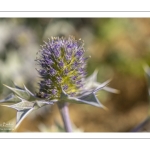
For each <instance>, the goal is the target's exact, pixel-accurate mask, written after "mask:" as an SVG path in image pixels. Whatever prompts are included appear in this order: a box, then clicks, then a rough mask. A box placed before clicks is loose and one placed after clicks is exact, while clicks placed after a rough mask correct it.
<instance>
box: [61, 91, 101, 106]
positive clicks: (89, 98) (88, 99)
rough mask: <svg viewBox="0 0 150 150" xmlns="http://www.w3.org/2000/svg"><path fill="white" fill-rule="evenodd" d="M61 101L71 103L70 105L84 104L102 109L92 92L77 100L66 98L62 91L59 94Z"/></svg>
mask: <svg viewBox="0 0 150 150" xmlns="http://www.w3.org/2000/svg"><path fill="white" fill-rule="evenodd" d="M61 101H64V102H72V103H85V104H89V105H93V106H97V107H104V106H103V105H102V104H101V103H100V102H99V100H98V99H97V98H96V96H95V93H94V92H92V93H90V94H87V95H84V96H81V97H79V98H76V97H70V96H68V95H67V94H66V93H65V92H64V91H63V90H62V93H61Z"/></svg>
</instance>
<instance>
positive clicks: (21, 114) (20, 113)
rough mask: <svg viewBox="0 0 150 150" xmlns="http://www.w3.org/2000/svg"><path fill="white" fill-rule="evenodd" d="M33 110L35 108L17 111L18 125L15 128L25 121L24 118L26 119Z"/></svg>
mask: <svg viewBox="0 0 150 150" xmlns="http://www.w3.org/2000/svg"><path fill="white" fill-rule="evenodd" d="M31 111H33V108H30V109H24V110H19V111H17V119H16V126H15V129H16V128H18V126H19V125H20V123H21V122H22V121H23V119H24V118H25V117H26V116H27V115H28V114H29V113H30V112H31Z"/></svg>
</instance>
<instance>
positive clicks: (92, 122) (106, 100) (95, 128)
mask: <svg viewBox="0 0 150 150" xmlns="http://www.w3.org/2000/svg"><path fill="white" fill-rule="evenodd" d="M58 35H59V36H61V35H66V36H68V35H74V36H75V37H76V38H77V39H79V38H81V39H83V40H84V42H85V49H86V53H87V54H88V55H90V56H91V58H90V59H89V61H88V65H87V72H88V75H91V74H92V72H93V71H94V70H95V69H98V70H99V72H98V81H99V82H104V81H106V80H108V79H110V78H112V81H111V83H110V84H109V86H110V87H113V88H115V89H118V90H120V93H119V94H111V93H108V92H105V91H100V92H99V94H98V98H99V100H100V101H101V103H102V104H103V105H104V106H106V107H107V110H104V109H101V108H97V107H94V106H89V105H79V104H70V105H69V111H70V118H71V120H72V123H73V128H74V132H129V131H131V130H132V129H133V128H134V127H135V126H137V125H138V124H139V123H141V122H142V121H143V120H144V119H145V118H147V116H148V110H149V100H148V85H147V80H146V77H145V72H144V69H143V67H144V66H145V65H146V64H147V65H150V19H148V18H137V19H135V18H130V19H129V18H56V19H55V18H28V19H27V18H22V19H20V18H11V19H9V18H7V19H3V18H1V19H0V99H3V98H5V97H6V96H7V95H8V94H9V93H11V91H10V90H8V89H7V88H6V87H4V86H3V84H6V85H9V86H12V81H13V82H15V83H16V84H17V85H19V86H23V84H25V85H26V86H27V87H28V88H29V89H30V90H31V91H32V92H35V91H37V90H38V85H37V81H38V80H39V79H38V74H37V72H36V69H35V68H36V67H37V66H36V63H35V61H34V60H35V58H36V53H37V52H38V51H39V49H40V45H42V44H43V41H47V39H48V38H49V37H51V36H58ZM15 117H16V111H15V110H13V109H11V108H7V107H3V106H0V126H2V125H3V124H7V123H8V124H12V126H13V125H15V121H16V118H15ZM0 131H1V132H10V130H7V129H6V130H0ZM63 131H64V129H63V123H62V120H61V117H60V114H59V110H58V108H57V106H56V105H54V106H52V107H50V106H46V107H42V108H40V109H38V110H36V111H34V112H32V113H31V114H29V116H28V117H27V118H26V119H25V120H24V121H23V122H22V123H21V125H20V127H19V128H18V129H17V130H15V132H63Z"/></svg>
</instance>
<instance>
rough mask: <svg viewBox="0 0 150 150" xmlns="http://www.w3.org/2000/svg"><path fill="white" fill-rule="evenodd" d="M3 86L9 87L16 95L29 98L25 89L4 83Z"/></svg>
mask: <svg viewBox="0 0 150 150" xmlns="http://www.w3.org/2000/svg"><path fill="white" fill-rule="evenodd" d="M4 86H6V87H7V88H9V89H10V90H12V91H13V92H14V93H16V94H17V95H19V96H20V97H23V98H25V99H29V98H30V94H29V93H27V92H26V91H25V90H22V89H20V88H12V87H10V86H7V85H5V84H4Z"/></svg>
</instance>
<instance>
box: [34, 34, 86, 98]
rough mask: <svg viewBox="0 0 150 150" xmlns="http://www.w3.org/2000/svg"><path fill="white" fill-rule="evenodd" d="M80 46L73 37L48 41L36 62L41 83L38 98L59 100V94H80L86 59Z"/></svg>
mask: <svg viewBox="0 0 150 150" xmlns="http://www.w3.org/2000/svg"><path fill="white" fill-rule="evenodd" d="M84 52H85V50H84V43H83V41H81V40H75V38H74V37H72V36H70V37H69V38H63V37H62V38H59V37H54V38H51V39H49V41H48V42H47V43H46V42H45V45H43V46H42V49H41V50H40V56H39V58H37V59H36V61H37V62H38V64H39V65H40V67H41V68H40V70H38V72H39V74H40V76H41V81H40V83H39V86H40V88H39V93H37V96H38V97H41V98H46V99H48V100H53V99H58V100H59V99H60V96H61V93H62V90H64V91H65V92H66V94H68V95H69V96H76V95H78V93H80V92H81V90H82V88H83V85H84V82H85V75H86V71H85V67H86V57H85V56H84Z"/></svg>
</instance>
